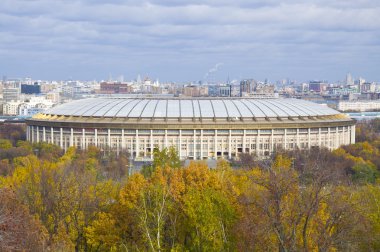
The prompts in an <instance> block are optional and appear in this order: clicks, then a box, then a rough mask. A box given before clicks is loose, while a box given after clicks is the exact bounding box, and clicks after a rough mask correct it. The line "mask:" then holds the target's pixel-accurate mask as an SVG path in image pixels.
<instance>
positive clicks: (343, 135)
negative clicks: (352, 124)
mask: <svg viewBox="0 0 380 252" xmlns="http://www.w3.org/2000/svg"><path fill="white" fill-rule="evenodd" d="M342 128H343V129H342V142H341V143H342V144H346V131H345V129H346V126H343V127H342Z"/></svg>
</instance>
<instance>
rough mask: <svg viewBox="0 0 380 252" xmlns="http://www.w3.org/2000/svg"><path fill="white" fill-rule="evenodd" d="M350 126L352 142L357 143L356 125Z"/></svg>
mask: <svg viewBox="0 0 380 252" xmlns="http://www.w3.org/2000/svg"><path fill="white" fill-rule="evenodd" d="M350 128H351V139H350V144H354V143H355V125H352V126H351V127H350Z"/></svg>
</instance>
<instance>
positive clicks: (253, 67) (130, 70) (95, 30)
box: [0, 0, 380, 81]
mask: <svg viewBox="0 0 380 252" xmlns="http://www.w3.org/2000/svg"><path fill="white" fill-rule="evenodd" d="M379 13H380V3H375V2H373V1H367V0H362V1H353V0H349V1H344V2H342V1H326V0H312V1H308V3H304V2H303V1H300V0H289V1H286V2H282V1H275V0H273V1H244V0H239V1H233V2H232V1H212V0H209V1H199V0H191V1H186V3H178V2H176V1H170V0H166V1H144V2H143V1H132V0H131V1H119V0H112V1H107V3H102V1H79V0H78V1H59V0H54V1H47V0H35V1H24V0H4V1H2V3H1V4H0V20H1V23H2V29H1V31H0V35H1V39H0V57H1V59H2V60H1V61H0V62H1V63H0V75H6V76H9V77H16V76H30V77H32V78H38V79H50V80H52V79H69V78H72V79H86V80H91V79H97V80H99V79H106V76H109V74H112V75H113V76H115V77H117V76H119V75H124V77H125V79H134V78H136V76H137V74H139V73H140V74H141V75H142V76H144V75H149V76H152V77H158V78H159V79H160V80H163V81H192V80H205V79H206V80H207V78H215V80H225V79H226V78H227V77H228V76H229V77H230V79H231V80H232V79H244V78H250V77H253V78H255V79H259V80H264V79H266V78H269V79H270V80H280V79H284V78H287V77H288V78H290V79H296V80H299V81H307V80H313V79H320V80H321V79H327V80H330V81H337V80H343V78H344V76H346V74H347V73H349V72H350V73H352V75H353V76H354V77H356V78H357V77H359V76H358V75H359V74H360V76H362V77H364V78H366V79H368V80H369V81H379V80H380V76H379V73H378V66H379V65H380V40H379V38H380V15H379Z"/></svg>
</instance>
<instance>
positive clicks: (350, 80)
mask: <svg viewBox="0 0 380 252" xmlns="http://www.w3.org/2000/svg"><path fill="white" fill-rule="evenodd" d="M346 85H347V86H349V85H354V79H353V78H352V76H351V73H348V74H347V75H346Z"/></svg>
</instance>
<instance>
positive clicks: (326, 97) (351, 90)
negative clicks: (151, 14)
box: [0, 73, 380, 117]
mask: <svg viewBox="0 0 380 252" xmlns="http://www.w3.org/2000/svg"><path fill="white" fill-rule="evenodd" d="M100 96H123V97H125V96H165V97H168V96H175V97H184V98H185V97H252V98H258V99H260V98H298V99H304V100H309V101H313V102H316V103H319V104H325V105H327V106H329V107H331V108H334V109H337V110H339V111H342V112H348V111H351V112H354V111H379V110H380V99H379V98H380V83H378V82H374V81H367V80H366V79H364V78H362V77H357V78H354V77H353V76H352V75H351V74H350V73H348V74H347V75H346V76H345V78H344V79H343V80H342V81H338V82H329V81H326V80H311V81H308V82H297V81H291V80H289V79H284V80H279V81H275V82H269V81H268V80H264V81H261V80H256V79H255V78H247V79H241V80H232V81H230V80H228V79H227V80H226V81H224V82H218V81H208V82H202V81H198V82H188V83H173V82H160V81H159V80H153V79H151V78H150V77H147V76H144V77H141V76H140V75H139V76H137V78H136V79H135V80H131V81H124V79H123V78H122V77H120V78H118V79H117V80H113V79H111V78H109V79H108V80H102V81H81V80H67V81H58V80H57V81H43V80H33V79H32V78H7V77H5V76H4V77H3V78H2V80H1V81H0V115H2V116H17V117H31V116H33V115H35V114H37V113H43V112H44V111H46V110H48V109H50V108H52V107H54V106H56V105H58V104H62V103H66V102H69V101H72V100H77V99H82V98H89V97H100Z"/></svg>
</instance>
